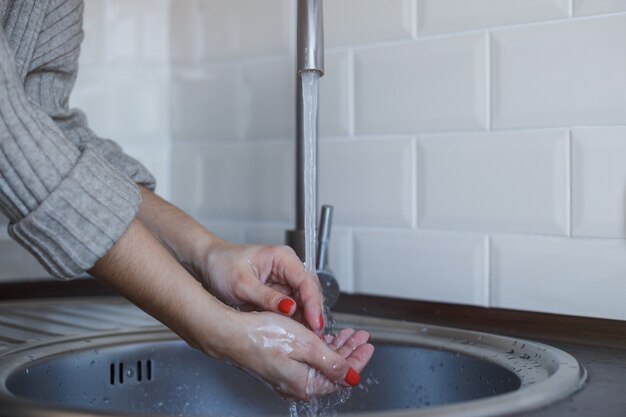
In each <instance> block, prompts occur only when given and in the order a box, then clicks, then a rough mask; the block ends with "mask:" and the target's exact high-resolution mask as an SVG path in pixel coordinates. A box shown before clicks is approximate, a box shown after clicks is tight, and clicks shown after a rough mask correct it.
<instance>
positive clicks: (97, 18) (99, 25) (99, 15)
mask: <svg viewBox="0 0 626 417" xmlns="http://www.w3.org/2000/svg"><path fill="white" fill-rule="evenodd" d="M105 1H106V0H90V1H87V2H85V3H84V4H85V6H84V7H85V10H84V12H83V32H84V34H85V38H84V39H83V42H82V44H81V46H80V67H81V68H83V67H84V66H86V65H101V64H103V63H104V61H105V59H106V57H105V54H104V40H105V37H106V35H107V33H106V30H105V27H106V24H105V13H106V9H105V7H106V6H105Z"/></svg>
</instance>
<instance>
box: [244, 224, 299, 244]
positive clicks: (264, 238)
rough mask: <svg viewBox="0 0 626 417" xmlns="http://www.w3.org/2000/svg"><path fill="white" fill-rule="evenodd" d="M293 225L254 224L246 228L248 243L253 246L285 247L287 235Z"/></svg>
mask: <svg viewBox="0 0 626 417" xmlns="http://www.w3.org/2000/svg"><path fill="white" fill-rule="evenodd" d="M288 229H293V225H292V224H290V223H285V224H284V225H276V224H264V223H253V224H249V225H247V226H246V227H245V236H246V243H248V244H251V245H284V244H285V233H286V231H287V230H288Z"/></svg>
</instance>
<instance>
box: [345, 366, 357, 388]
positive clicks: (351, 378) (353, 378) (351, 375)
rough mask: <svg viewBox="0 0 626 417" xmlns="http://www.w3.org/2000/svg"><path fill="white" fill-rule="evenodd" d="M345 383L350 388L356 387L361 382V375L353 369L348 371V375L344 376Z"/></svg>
mask: <svg viewBox="0 0 626 417" xmlns="http://www.w3.org/2000/svg"><path fill="white" fill-rule="evenodd" d="M345 381H346V383H347V384H348V385H350V386H351V387H356V386H357V385H359V382H361V375H359V373H358V372H357V371H355V370H354V369H352V368H350V369H348V374H347V375H346V378H345Z"/></svg>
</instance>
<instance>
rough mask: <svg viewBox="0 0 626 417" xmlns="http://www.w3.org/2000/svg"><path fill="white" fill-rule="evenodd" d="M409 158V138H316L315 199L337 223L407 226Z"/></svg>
mask: <svg viewBox="0 0 626 417" xmlns="http://www.w3.org/2000/svg"><path fill="white" fill-rule="evenodd" d="M414 164H415V158H414V152H413V141H412V140H410V139H391V140H359V141H332V142H322V143H321V144H320V153H319V182H320V185H319V189H320V196H319V201H320V204H330V205H332V206H334V207H335V221H336V223H337V224H344V225H345V224H359V225H370V226H390V227H411V226H412V224H413V217H414V215H413V213H414V207H413V196H414V193H415V179H414V176H413V172H414Z"/></svg>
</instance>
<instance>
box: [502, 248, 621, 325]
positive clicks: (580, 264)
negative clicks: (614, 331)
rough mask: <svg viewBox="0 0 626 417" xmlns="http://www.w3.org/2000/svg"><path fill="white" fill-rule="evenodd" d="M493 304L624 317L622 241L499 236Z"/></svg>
mask: <svg viewBox="0 0 626 417" xmlns="http://www.w3.org/2000/svg"><path fill="white" fill-rule="evenodd" d="M491 246H492V253H491V268H492V269H491V271H492V272H491V276H492V291H493V293H492V294H493V299H492V300H493V307H500V308H512V309H519V310H531V311H541V312H546V313H557V314H569V315H576V316H590V317H601V318H609V319H618V320H624V319H626V309H624V294H626V279H624V277H625V276H626V250H625V249H626V247H625V246H624V241H622V240H578V239H558V238H542V237H521V236H496V237H494V238H493V240H492V245H491Z"/></svg>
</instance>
